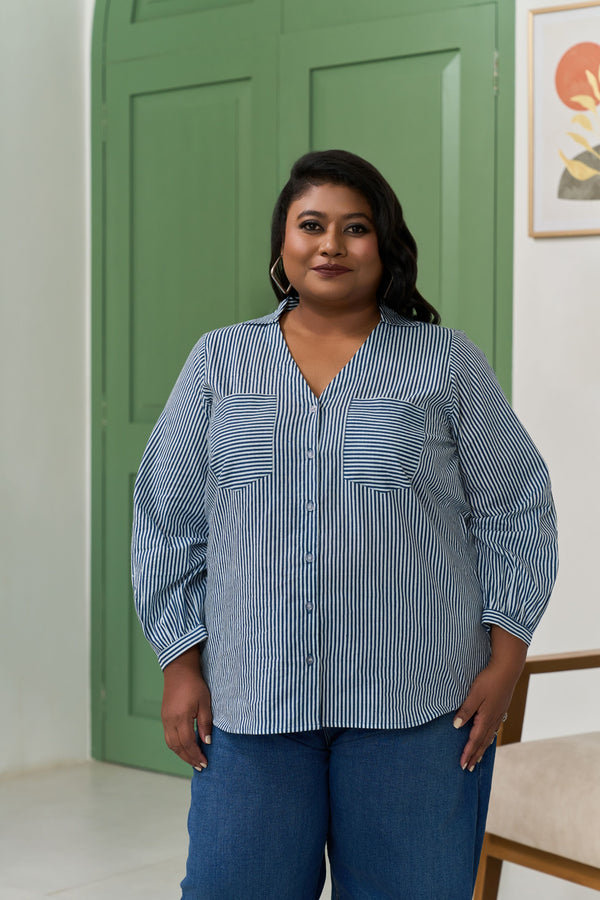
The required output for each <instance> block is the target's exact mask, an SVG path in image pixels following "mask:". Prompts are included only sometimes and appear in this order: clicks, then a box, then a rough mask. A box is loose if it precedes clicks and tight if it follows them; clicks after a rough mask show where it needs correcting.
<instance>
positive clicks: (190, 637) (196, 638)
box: [156, 625, 208, 669]
mask: <svg viewBox="0 0 600 900" xmlns="http://www.w3.org/2000/svg"><path fill="white" fill-rule="evenodd" d="M207 637H208V632H207V630H206V628H205V627H204V625H199V626H198V627H197V628H195V629H194V631H190V632H189V634H185V635H183V637H180V638H179V640H177V641H175V643H174V644H171V646H170V647H167V649H166V650H161V651H160V652H157V654H156V655H157V656H158V662H159V665H160V667H161V669H164V668H165V666H168V665H169V663H170V662H173V660H174V659H176V658H177V657H178V656H181V654H182V653H185V651H186V650H189V649H190V647H195V646H196V644H201V643H202V642H203V641H205V640H206V638H207Z"/></svg>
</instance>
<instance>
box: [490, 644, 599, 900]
mask: <svg viewBox="0 0 600 900" xmlns="http://www.w3.org/2000/svg"><path fill="white" fill-rule="evenodd" d="M598 666H600V650H592V651H585V652H579V653H559V654H554V655H551V656H532V657H530V658H529V659H528V660H527V662H526V663H525V668H524V670H523V674H522V675H521V677H520V679H519V681H518V683H517V687H516V689H515V693H514V696H513V700H512V703H511V706H510V713H509V717H508V719H507V721H506V723H505V724H504V726H503V728H502V730H501V731H500V733H499V735H498V750H497V753H496V767H495V770H494V782H493V786H492V795H491V798H490V809H489V814H488V820H487V831H486V834H485V838H484V841H483V849H482V853H481V862H480V865H479V873H478V876H477V883H476V885H475V893H474V895H473V900H496V897H497V894H498V885H499V882H500V872H501V868H502V863H503V861H504V860H506V861H507V862H511V863H517V865H520V866H527V867H528V868H530V869H537V870H538V871H540V872H546V873H547V874H548V875H554V876H556V877H557V878H564V879H566V880H567V881H573V882H575V883H576V884H582V885H585V886H586V887H590V888H594V889H595V890H597V891H600V731H598V732H593V733H592V734H580V735H571V736H568V737H560V738H551V739H549V740H541V741H523V742H521V733H522V729H523V716H524V714H525V703H526V700H527V689H528V687H529V678H530V677H531V675H534V674H538V673H540V672H563V671H567V670H571V669H591V668H596V667H598ZM588 702H589V703H591V704H593V705H594V706H595V707H596V709H597V710H598V711H599V717H598V718H599V719H600V698H599V697H598V696H596V695H594V694H592V695H590V697H589V698H588Z"/></svg>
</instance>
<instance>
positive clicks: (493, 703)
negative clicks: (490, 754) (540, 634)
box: [454, 625, 527, 772]
mask: <svg viewBox="0 0 600 900" xmlns="http://www.w3.org/2000/svg"><path fill="white" fill-rule="evenodd" d="M491 643H492V658H491V659H490V662H489V664H488V665H487V666H486V668H485V669H483V671H481V672H480V673H479V675H478V676H477V678H476V679H475V681H474V682H473V684H472V685H471V690H470V691H469V693H468V695H467V697H466V699H465V701H464V703H463V704H462V706H461V707H460V709H459V710H458V711H457V713H456V716H455V718H454V727H455V728H462V726H463V725H466V723H467V722H469V721H470V720H471V719H472V720H473V721H472V724H471V730H470V732H469V740H468V741H467V743H466V745H465V748H464V750H463V752H462V755H461V758H460V765H461V768H463V769H469V771H470V772H472V771H473V769H474V768H475V766H476V765H477V763H478V762H480V761H481V759H482V757H483V754H484V753H485V751H486V750H487V748H488V747H489V746H490V744H492V743H493V742H494V738H495V736H496V734H497V732H498V729H499V728H500V726H501V725H502V722H503V721H504V718H505V715H506V712H507V710H508V707H509V705H510V701H511V698H512V695H513V691H514V689H515V685H516V683H517V681H518V678H519V675H520V674H521V672H522V671H523V666H524V664H525V657H526V655H527V644H525V643H524V641H522V640H520V638H517V637H515V636H514V635H512V634H510V633H509V632H508V631H504V629H502V628H500V627H499V626H498V625H493V626H492V628H491Z"/></svg>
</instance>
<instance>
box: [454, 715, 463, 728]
mask: <svg viewBox="0 0 600 900" xmlns="http://www.w3.org/2000/svg"><path fill="white" fill-rule="evenodd" d="M452 724H453V725H454V727H455V728H462V719H461V718H460V717H459V716H457V717H456V718H455V720H454V722H453V723H452Z"/></svg>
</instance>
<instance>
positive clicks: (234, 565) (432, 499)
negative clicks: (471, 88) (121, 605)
mask: <svg viewBox="0 0 600 900" xmlns="http://www.w3.org/2000/svg"><path fill="white" fill-rule="evenodd" d="M416 256H417V251H416V245H415V242H414V239H413V238H412V236H411V234H410V232H409V231H408V229H407V227H406V224H405V223H404V219H403V216H402V210H401V208H400V205H399V203H398V200H397V198H396V197H395V195H394V193H393V191H392V190H391V188H390V186H389V185H388V184H387V182H386V181H385V180H384V179H383V177H382V176H381V175H380V173H379V172H378V171H377V170H376V169H374V168H373V167H372V166H371V165H370V164H369V163H367V162H366V161H365V160H362V159H360V158H359V157H356V156H354V155H352V154H350V153H346V152H343V151H329V152H323V153H309V154H307V155H306V156H304V157H302V158H301V159H300V160H298V162H297V163H296V164H295V166H294V168H293V169H292V173H291V177H290V180H289V182H288V183H287V185H286V186H285V187H284V189H283V191H282V193H281V195H280V197H279V199H278V201H277V204H276V207H275V211H274V214H273V223H272V259H271V264H272V266H271V275H272V277H273V279H274V282H275V285H276V292H277V293H278V298H282V299H281V302H280V303H279V306H278V309H277V311H276V312H274V313H273V314H271V315H269V316H266V317H265V318H263V319H258V320H255V321H252V322H246V323H242V324H239V325H234V326H230V327H227V328H222V329H218V330H217V331H214V332H212V333H210V334H207V335H205V336H204V337H203V338H202V339H201V340H200V341H199V343H198V344H197V345H196V347H195V348H194V350H193V351H192V353H191V355H190V357H189V359H188V362H187V363H186V366H185V367H184V369H183V371H182V373H181V375H180V377H179V380H178V382H177V384H176V386H175V388H174V390H173V393H172V395H171V397H170V399H169V401H168V403H167V406H166V408H165V410H164V412H163V414H162V415H161V418H160V419H159V421H158V423H157V425H156V427H155V429H154V431H153V433H152V436H151V438H150V441H149V444H148V447H147V449H146V452H145V454H144V458H143V460H142V464H141V468H140V471H139V474H138V478H137V482H136V490H135V522H134V542H133V577H134V588H135V595H136V602H137V608H138V612H139V615H140V619H141V622H142V625H143V627H144V630H145V633H146V635H147V637H148V639H149V640H150V641H151V642H152V644H153V646H154V648H155V650H156V652H157V654H158V658H159V662H160V663H161V665H162V667H163V669H164V698H163V708H162V715H163V724H164V729H165V736H166V741H167V744H168V745H169V747H171V749H172V750H174V751H175V752H176V753H177V754H178V755H179V756H180V757H181V758H182V759H183V760H185V761H186V762H188V763H189V764H190V765H192V766H193V767H194V768H195V770H196V773H195V775H194V779H193V782H192V806H191V811H190V816H189V832H190V851H189V858H188V868H187V875H186V877H185V879H184V881H183V883H182V888H183V898H185V900H192V898H194V900H199V898H202V900H211V898H220V900H230V898H234V897H242V896H243V897H244V898H257V900H258V898H261V900H264V898H278V900H279V898H290V900H307V898H317V897H319V896H320V892H321V889H322V886H323V881H324V863H323V860H324V848H325V845H326V843H327V848H328V854H329V859H330V863H331V872H332V881H333V885H334V896H335V897H338V898H352V900H358V898H384V897H386V898H406V900H420V898H422V900H432V898H435V900H467V898H470V897H471V893H472V889H473V884H474V880H475V875H476V869H477V862H478V858H479V852H480V848H481V840H482V837H483V831H484V824H485V815H486V810H487V801H488V796H489V789H490V782H491V772H492V766H493V753H494V748H493V743H494V738H495V734H496V732H497V730H498V728H499V726H500V724H501V722H502V720H503V718H504V717H505V713H506V710H507V709H508V705H509V702H510V699H511V695H512V692H513V688H514V685H515V682H516V680H517V678H518V676H519V674H520V672H521V669H522V666H523V662H524V659H525V654H526V649H527V645H528V642H529V641H530V639H531V635H532V632H533V629H534V628H535V626H536V625H537V623H538V621H539V619H540V617H541V615H542V613H543V610H544V608H545V606H546V603H547V601H548V597H549V594H550V591H551V588H552V584H553V580H554V576H555V568H556V530H555V519H554V510H553V505H552V499H551V495H550V487H549V481H548V475H547V471H546V468H545V466H544V464H543V462H542V460H541V459H540V457H539V455H538V453H537V451H536V450H535V448H534V447H533V445H532V443H531V440H530V439H529V437H528V436H527V434H526V433H525V431H524V430H523V428H522V426H521V425H520V423H519V422H518V420H517V419H516V417H515V416H514V414H513V412H512V411H511V409H510V407H509V405H508V403H507V401H506V400H505V398H504V396H503V395H502V392H501V390H500V388H499V386H498V383H497V381H496V379H495V377H494V375H493V373H492V371H491V369H490V367H489V366H488V364H487V362H486V360H485V358H484V356H483V354H482V353H481V352H480V351H479V350H478V349H477V348H476V347H475V346H474V345H473V344H471V343H470V342H469V340H468V339H467V338H466V337H465V336H464V334H462V333H460V332H455V331H451V330H449V329H446V328H442V327H441V326H439V324H438V323H439V316H438V314H437V313H436V311H435V310H434V309H433V308H432V307H431V306H430V305H429V304H428V303H427V302H426V301H425V300H424V298H423V297H422V296H421V295H420V294H419V292H418V290H417V289H416V276H417V263H416ZM195 729H196V730H195Z"/></svg>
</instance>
